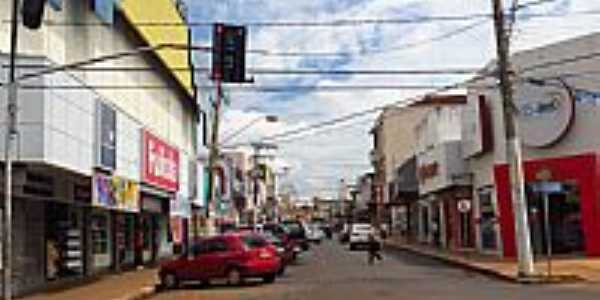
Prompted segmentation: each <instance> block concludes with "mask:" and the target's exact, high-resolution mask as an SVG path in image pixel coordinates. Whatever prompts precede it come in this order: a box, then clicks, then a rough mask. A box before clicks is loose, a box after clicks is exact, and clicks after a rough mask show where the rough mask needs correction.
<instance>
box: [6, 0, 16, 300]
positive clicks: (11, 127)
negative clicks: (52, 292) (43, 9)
mask: <svg viewBox="0 0 600 300" xmlns="http://www.w3.org/2000/svg"><path fill="white" fill-rule="evenodd" d="M18 8H19V0H13V3H12V16H11V31H10V74H9V86H8V103H7V127H6V137H5V138H6V144H5V147H4V164H5V166H4V167H5V171H4V184H5V186H4V192H5V195H4V218H3V219H4V232H3V233H4V234H3V237H4V242H3V254H4V255H3V260H4V262H3V272H2V275H3V276H2V278H3V295H4V299H5V300H10V299H12V149H13V145H12V144H13V140H14V138H15V136H16V134H17V84H16V77H17V76H16V56H17V42H18V39H17V33H18V23H17V10H18Z"/></svg>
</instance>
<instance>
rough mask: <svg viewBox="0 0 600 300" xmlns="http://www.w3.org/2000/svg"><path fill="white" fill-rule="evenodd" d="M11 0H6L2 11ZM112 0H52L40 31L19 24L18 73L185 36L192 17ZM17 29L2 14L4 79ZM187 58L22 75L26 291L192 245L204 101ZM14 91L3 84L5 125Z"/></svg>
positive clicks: (167, 1)
mask: <svg viewBox="0 0 600 300" xmlns="http://www.w3.org/2000/svg"><path fill="white" fill-rule="evenodd" d="M11 2H12V1H8V0H2V1H0V17H1V18H2V19H4V20H7V19H10V15H9V12H10V11H11V9H10V3H11ZM105 2H106V3H102V1H63V2H53V4H55V5H57V6H55V8H58V9H57V10H55V9H51V8H50V7H47V9H46V12H45V15H44V21H45V22H44V23H43V24H42V27H41V28H40V29H39V30H35V31H31V30H28V29H26V28H24V27H22V26H19V28H18V30H19V40H18V44H19V47H18V60H17V64H18V66H17V67H18V74H19V76H22V75H23V74H27V73H29V74H33V73H35V72H38V71H40V70H44V69H46V68H49V67H53V66H60V65H64V64H69V63H73V62H79V61H85V60H89V59H91V58H96V57H100V56H105V55H109V54H114V53H117V52H123V51H136V50H138V49H139V47H143V46H156V45H159V44H161V43H166V42H168V43H175V44H181V45H184V46H185V45H187V43H188V34H189V30H188V28H187V27H186V26H169V27H157V26H145V27H144V26H138V25H137V24H138V23H141V22H147V21H156V22H177V23H182V24H185V20H184V19H183V18H182V13H181V12H180V11H179V10H178V9H177V6H175V4H174V2H173V1H171V0H154V1H150V2H140V1H135V0H123V1H118V2H113V1H105ZM113 3H116V4H114V6H113ZM105 4H106V5H105ZM9 32H10V27H9V24H8V23H6V22H4V23H2V24H0V61H1V62H2V67H3V69H2V70H3V71H2V72H0V81H2V82H6V80H7V78H6V73H7V72H5V70H6V64H7V61H8V59H7V53H8V51H9V49H10V47H9V44H8V41H10V39H9ZM188 57H189V53H187V51H181V50H175V49H163V50H160V51H146V52H139V53H138V54H136V55H131V56H126V57H121V58H118V59H114V60H105V61H101V62H98V63H96V64H93V65H89V66H84V67H81V68H78V69H71V70H63V71H58V72H54V73H51V74H47V75H45V76H37V77H32V78H31V79H27V80H21V81H20V82H19V86H18V103H19V115H18V124H17V129H18V133H19V134H18V141H17V144H18V146H17V147H16V149H14V154H15V156H16V160H17V162H16V163H15V168H14V170H13V174H12V175H13V179H14V180H13V189H14V196H13V216H14V220H13V223H14V228H13V233H14V237H15V238H14V240H13V254H14V256H13V257H12V259H13V262H14V277H15V281H14V287H13V289H14V290H15V291H16V292H17V294H22V293H26V292H30V291H34V290H39V289H44V288H46V287H48V286H50V285H53V284H55V283H56V284H60V283H61V282H62V281H64V280H73V279H80V278H84V277H87V276H91V275H94V274H98V273H103V272H107V271H111V270H118V269H123V268H129V267H134V266H136V265H141V264H147V263H153V262H156V261H157V260H160V259H161V258H164V257H168V256H170V255H172V254H173V252H174V251H179V250H180V249H181V248H182V247H185V243H186V240H187V236H188V234H187V232H188V222H187V221H188V220H189V215H190V213H189V208H190V202H194V201H195V199H196V196H197V193H196V188H195V187H196V184H195V183H196V181H197V176H196V173H197V172H196V170H197V168H196V165H197V162H196V133H195V132H196V119H197V111H198V106H197V104H196V101H195V98H194V94H195V93H194V87H193V84H192V80H191V72H189V71H185V69H189V65H190V61H189V60H188ZM129 69H130V70H129ZM175 70H177V71H175ZM6 97H7V93H6V89H5V88H3V87H2V88H0V100H1V101H0V107H2V111H3V113H2V116H3V117H2V125H3V128H6V122H5V120H6V119H5V118H4V115H5V110H4V108H5V107H6ZM5 133H6V131H5V130H2V136H4V135H5ZM2 140H4V137H2ZM0 148H2V150H4V147H0ZM2 157H4V155H2ZM5 177H6V174H3V177H2V178H5ZM3 186H4V185H3Z"/></svg>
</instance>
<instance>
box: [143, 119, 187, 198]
mask: <svg viewBox="0 0 600 300" xmlns="http://www.w3.org/2000/svg"><path fill="white" fill-rule="evenodd" d="M143 141H144V142H143V149H144V150H143V163H142V165H143V167H142V180H144V181H145V182H147V183H149V184H152V185H155V186H158V187H161V188H163V189H166V190H168V191H178V190H179V151H178V150H177V149H176V148H175V147H173V146H171V145H169V144H167V143H165V142H164V141H162V140H160V139H159V138H158V137H156V136H154V135H153V134H151V133H150V132H148V131H144V133H143Z"/></svg>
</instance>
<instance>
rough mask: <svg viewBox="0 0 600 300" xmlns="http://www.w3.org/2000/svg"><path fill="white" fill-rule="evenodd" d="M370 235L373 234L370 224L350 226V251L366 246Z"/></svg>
mask: <svg viewBox="0 0 600 300" xmlns="http://www.w3.org/2000/svg"><path fill="white" fill-rule="evenodd" d="M370 234H373V227H372V226H371V224H367V223H358V224H352V227H351V228H350V250H354V249H356V248H357V247H358V246H367V245H368V244H369V235H370Z"/></svg>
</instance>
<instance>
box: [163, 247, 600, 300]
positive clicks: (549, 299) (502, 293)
mask: <svg viewBox="0 0 600 300" xmlns="http://www.w3.org/2000/svg"><path fill="white" fill-rule="evenodd" d="M167 299H185V300H208V299H210V300H300V299H302V300H304V299H307V300H355V299H356V300H358V299H361V300H371V299H382V300H384V299H385V300H387V299H390V300H391V299H394V300H430V299H436V300H437V299H440V300H442V299H443V300H454V299H456V300H471V299H473V300H475V299H477V300H487V299H503V300H508V299H510V300H512V299H523V300H538V299H539V300H554V299H556V300H559V299H560V300H571V299H573V300H586V299H594V300H597V299H600V285H597V284H596V285H592V284H572V285H553V286H548V285H546V286H539V285H535V286H534V285H517V284H512V283H507V282H502V281H498V280H497V279H493V278H488V277H485V276H482V275H479V274H474V273H469V272H466V271H463V270H460V269H456V268H455V267H450V266H446V265H443V264H441V263H438V262H436V261H433V260H430V259H426V258H422V257H418V256H413V255H411V254H407V253H400V252H394V253H385V255H384V260H383V262H380V263H378V264H376V265H374V266H369V265H367V262H366V253H364V252H350V251H348V250H347V249H346V248H344V247H343V246H341V245H339V244H338V243H337V242H334V241H328V242H325V243H323V244H322V245H320V246H315V247H313V249H312V250H311V251H310V252H307V253H305V254H304V256H303V257H302V258H301V260H300V262H299V263H298V265H297V266H292V267H290V268H289V269H288V272H287V274H286V275H285V276H284V277H280V278H278V280H277V281H276V282H275V283H274V284H269V285H265V284H261V283H258V282H256V283H251V284H249V286H246V287H241V288H232V287H228V286H224V285H218V284H217V285H213V286H210V287H198V286H188V287H184V288H182V289H178V290H174V291H166V292H162V293H160V294H158V295H157V296H156V297H154V298H152V300H167Z"/></svg>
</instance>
